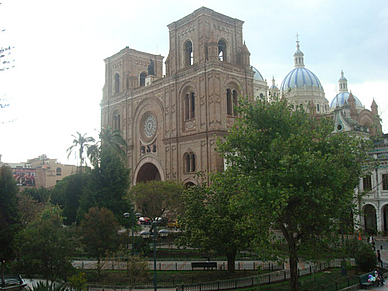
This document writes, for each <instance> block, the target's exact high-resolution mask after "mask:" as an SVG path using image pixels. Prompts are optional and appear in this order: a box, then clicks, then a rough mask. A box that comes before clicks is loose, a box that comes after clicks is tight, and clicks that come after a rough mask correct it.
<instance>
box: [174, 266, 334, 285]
mask: <svg viewBox="0 0 388 291" xmlns="http://www.w3.org/2000/svg"><path fill="white" fill-rule="evenodd" d="M340 266H341V261H340V260H334V261H332V262H328V263H327V262H324V263H321V264H317V265H310V266H309V267H308V268H304V269H299V270H298V271H299V276H304V275H309V274H313V273H315V272H319V271H322V270H325V269H328V268H333V267H340ZM290 277H291V273H290V270H281V271H275V272H271V273H268V274H263V275H256V276H251V277H245V278H236V279H232V280H220V281H213V282H206V283H194V284H182V285H181V286H179V287H177V288H176V290H177V291H208V290H227V289H236V288H243V287H253V286H257V285H261V284H269V283H274V282H281V281H285V280H288V279H290Z"/></svg>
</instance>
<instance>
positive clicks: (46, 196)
mask: <svg viewBox="0 0 388 291" xmlns="http://www.w3.org/2000/svg"><path fill="white" fill-rule="evenodd" d="M22 193H23V194H24V195H30V196H31V197H32V199H34V200H35V201H37V202H39V203H48V202H49V201H50V190H48V189H46V188H43V187H40V188H39V189H37V188H27V189H24V190H23V192H22Z"/></svg>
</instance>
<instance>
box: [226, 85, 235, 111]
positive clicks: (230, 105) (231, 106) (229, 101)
mask: <svg viewBox="0 0 388 291" xmlns="http://www.w3.org/2000/svg"><path fill="white" fill-rule="evenodd" d="M237 105H238V93H237V90H235V89H226V114H227V115H230V116H237V111H236V109H237Z"/></svg>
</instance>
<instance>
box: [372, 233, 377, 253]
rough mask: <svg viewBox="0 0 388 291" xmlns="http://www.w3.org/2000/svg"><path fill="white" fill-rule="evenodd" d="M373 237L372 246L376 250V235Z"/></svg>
mask: <svg viewBox="0 0 388 291" xmlns="http://www.w3.org/2000/svg"><path fill="white" fill-rule="evenodd" d="M371 239H372V247H373V250H374V251H375V250H376V242H375V238H374V236H372V237H371Z"/></svg>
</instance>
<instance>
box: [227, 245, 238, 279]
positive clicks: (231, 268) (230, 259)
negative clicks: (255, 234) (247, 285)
mask: <svg viewBox="0 0 388 291" xmlns="http://www.w3.org/2000/svg"><path fill="white" fill-rule="evenodd" d="M236 254H237V251H236V250H233V251H231V252H229V253H227V254H226V258H227V259H228V272H229V273H234V272H235V271H236V268H235V266H234V265H235V263H236Z"/></svg>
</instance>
